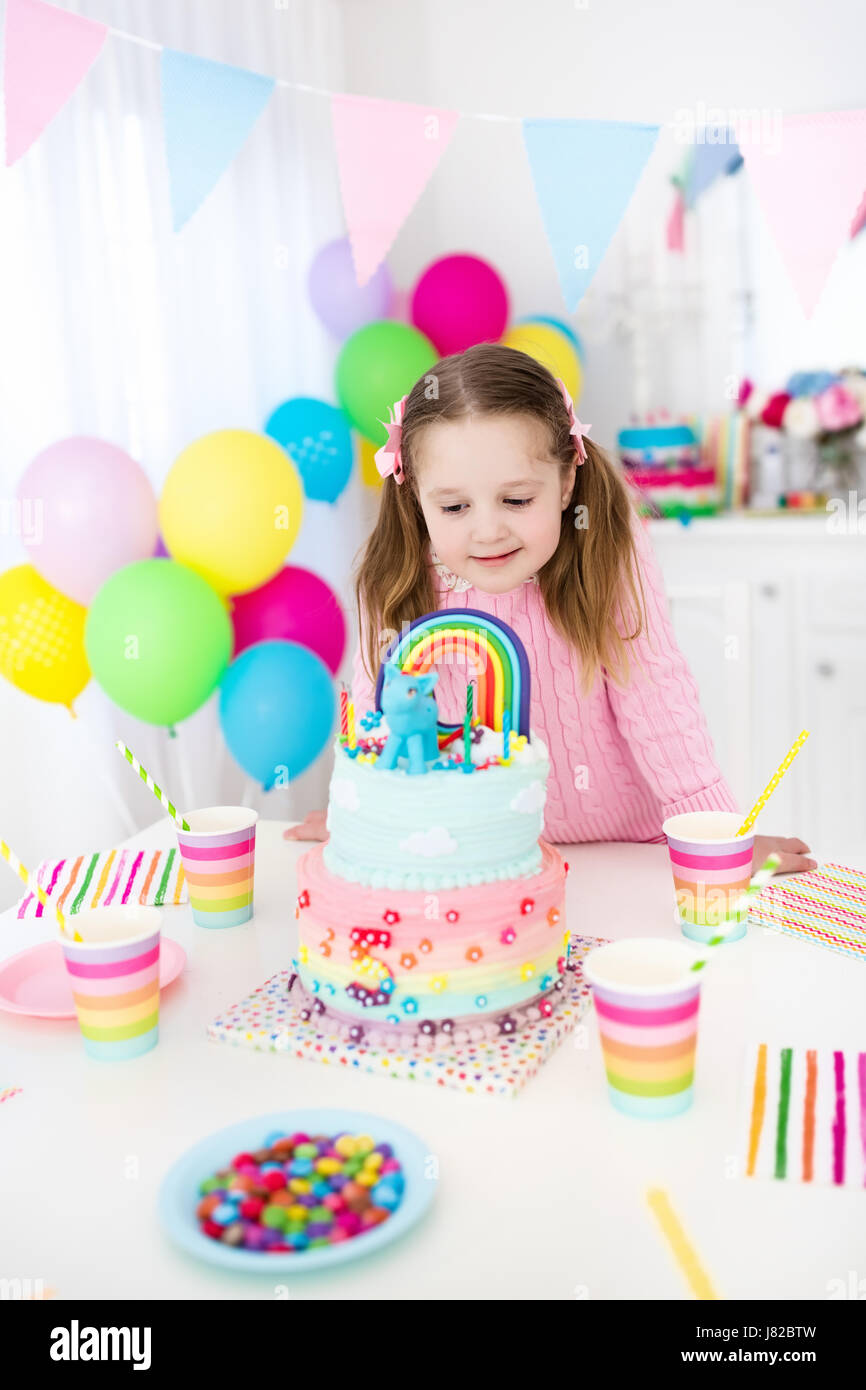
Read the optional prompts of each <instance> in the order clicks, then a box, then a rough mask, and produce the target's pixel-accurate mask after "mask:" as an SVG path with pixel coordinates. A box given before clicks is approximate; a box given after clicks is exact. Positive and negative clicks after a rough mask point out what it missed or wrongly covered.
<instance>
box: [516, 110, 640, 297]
mask: <svg viewBox="0 0 866 1390" xmlns="http://www.w3.org/2000/svg"><path fill="white" fill-rule="evenodd" d="M659 129H660V127H659V126H657V125H633V124H631V123H629V122H625V121H578V120H565V121H557V120H540V119H539V120H536V119H533V120H525V121H524V122H523V140H524V144H525V146H526V152H527V155H528V156H529V164H530V168H531V170H532V178H533V182H534V184H535V194H536V197H537V199H538V205H539V208H540V209H541V216H542V219H543V221H544V227H545V230H546V232H547V239H548V241H549V242H550V247H551V250H552V251H553V258H554V261H555V262H556V269H557V273H558V275H559V283H560V286H561V288H562V294H563V298H564V299H565V302H566V304H567V306H568V309H569V312H570V313H574V310H575V309H576V308H577V306H578V304H579V303H580V300H581V299H582V298H583V296H584V294H585V293H586V291H587V289H588V288H589V286H590V284H591V282H592V279H593V276H594V275H595V272H596V271H597V270H598V267H599V265H600V264H601V262H602V260H603V258H604V254H605V252H606V251H607V248H608V246H609V245H610V242H611V239H612V238H613V234H614V232H615V231H616V229H617V227H618V226H619V224H620V222H621V221H622V216H623V213H624V212H625V209H626V207H627V206H628V203H629V201H630V199H631V196H632V194H633V192H634V189H635V185H636V184H637V181H638V179H639V178H640V176H641V174H642V172H643V169H644V166H645V164H646V162H647V160H648V159H649V157H650V155H651V154H652V151H653V149H654V147H655V143H656V140H657V139H658V134H659Z"/></svg>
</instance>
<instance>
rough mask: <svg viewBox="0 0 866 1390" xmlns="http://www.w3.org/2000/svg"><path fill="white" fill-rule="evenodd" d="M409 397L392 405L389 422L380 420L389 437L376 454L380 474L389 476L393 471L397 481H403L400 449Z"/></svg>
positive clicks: (384, 476) (385, 476)
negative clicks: (404, 413) (404, 414)
mask: <svg viewBox="0 0 866 1390" xmlns="http://www.w3.org/2000/svg"><path fill="white" fill-rule="evenodd" d="M408 399H409V397H408V395H406V396H404V397H403V399H402V400H401V401H397V404H396V405H393V406H391V408H390V415H391V419H390V421H389V422H388V424H385V421H384V420H380V421H379V424H380V425H385V428H386V430H387V431H388V438H387V439H386V441H385V443H384V444H383V445H382V447H381V449H377V450H376V453H375V455H374V457H375V460H376V467H377V468H378V470H379V473H380V476H381V477H383V478H387V477H388V475H389V474H390V473H393V474H394V481H395V482H396V483H402V481H403V456H402V454H401V451H400V441H401V439H402V437H403V412H404V411H405V409H406V402H407V401H408Z"/></svg>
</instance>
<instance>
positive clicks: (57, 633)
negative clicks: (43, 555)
mask: <svg viewBox="0 0 866 1390" xmlns="http://www.w3.org/2000/svg"><path fill="white" fill-rule="evenodd" d="M86 617H87V609H86V608H85V607H84V606H83V605H82V604H80V603H76V602H75V600H74V599H71V598H67V597H66V595H65V594H61V593H60V591H59V589H55V588H54V586H53V585H52V584H49V583H48V581H47V580H46V579H43V578H42V576H41V574H37V572H36V570H35V569H34V568H33V566H32V565H16V566H15V568H14V569H11V570H7V571H6V573H5V574H0V674H2V675H4V676H5V677H6V679H7V680H8V681H11V682H12V684H13V685H16V686H17V687H18V689H19V690H23V691H24V693H25V694H26V695H35V697H36V699H37V700H48V701H50V702H51V703H52V704H57V705H66V706H67V708H68V709H69V710H70V711H71V710H72V701H73V700H74V699H75V698H76V697H77V696H78V695H80V694H81V692H82V690H83V689H84V687H85V686H86V684H87V682H88V681H89V680H90V667H89V666H88V664H87V657H86V655H85V653H84V620H85V618H86Z"/></svg>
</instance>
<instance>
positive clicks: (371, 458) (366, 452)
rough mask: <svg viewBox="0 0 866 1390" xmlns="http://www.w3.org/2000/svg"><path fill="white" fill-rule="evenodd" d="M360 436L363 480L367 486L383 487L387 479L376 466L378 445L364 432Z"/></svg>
mask: <svg viewBox="0 0 866 1390" xmlns="http://www.w3.org/2000/svg"><path fill="white" fill-rule="evenodd" d="M358 438H359V440H360V441H361V481H362V483H364V484H365V485H366V486H367V487H377V488H378V487H381V486H382V484H383V483H384V481H385V479H384V478H383V477H382V474H381V473H380V472H379V470H378V468H377V467H376V445H375V444H371V443H370V441H369V439H365V438H364V436H363V435H362V434H359V435H358Z"/></svg>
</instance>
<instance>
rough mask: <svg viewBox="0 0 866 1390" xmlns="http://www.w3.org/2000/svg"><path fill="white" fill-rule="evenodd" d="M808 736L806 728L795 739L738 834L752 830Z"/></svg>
mask: <svg viewBox="0 0 866 1390" xmlns="http://www.w3.org/2000/svg"><path fill="white" fill-rule="evenodd" d="M808 737H809V730H808V729H804V730H803V732H802V733H801V734H800V737H799V738H797V739H795V740H794V742H793V743H792V744H791V747H790V748H789V749H788V752H787V753H786V754H785V757H784V758H783V759H782V761H781V762H780V763H779V766H778V767H777V768H776V771H775V772H774V773H773V775H772V777H771V778H770V780H769V782H768V783H767V785H766V786H765V788H764V790H763V791H762V792H761V795H760V796H759V797H758V799H757V801H756V802H755V804H754V806H753V807H752V809H751V811H750V812H749V814H748V815H747V816H746V819H745V820H744V821H743V824H742V825H741V826H740V828H739V830H738V831H737V834H738V835H747V834H748V832H749V831H750V830H751V828H752V826H753V825H754V823H755V821H756V820H757V817H758V815H759V814H760V812H761V810H762V809H763V807H764V806H765V805H766V803H767V802H768V801H769V799H770V797H771V796H772V794H773V792H774V791H775V790H776V787H777V786H778V785H779V783H780V782H781V780H782V778H783V777H784V775H785V773H786V772H787V771H788V768H789V767H790V766H791V763H792V762H793V761H794V759H795V758H796V756H797V754H798V753H799V751H800V749H801V748H802V747H803V744H804V743H805V742H806V739H807V738H808Z"/></svg>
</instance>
